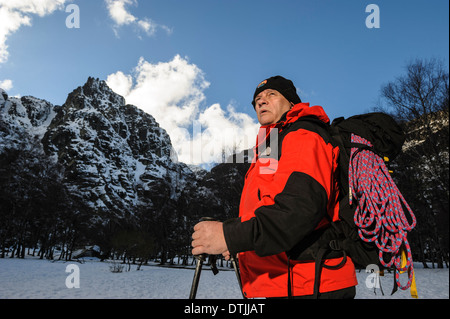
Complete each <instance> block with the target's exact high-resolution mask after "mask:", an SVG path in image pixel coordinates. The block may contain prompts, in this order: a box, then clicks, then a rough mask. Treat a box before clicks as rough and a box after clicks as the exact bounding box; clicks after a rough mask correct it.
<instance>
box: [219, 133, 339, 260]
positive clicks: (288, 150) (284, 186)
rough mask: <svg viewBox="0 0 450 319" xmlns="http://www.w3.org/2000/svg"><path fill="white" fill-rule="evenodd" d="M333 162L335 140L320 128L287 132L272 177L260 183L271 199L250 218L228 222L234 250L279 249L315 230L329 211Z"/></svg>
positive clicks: (263, 251) (271, 251) (264, 251)
mask: <svg viewBox="0 0 450 319" xmlns="http://www.w3.org/2000/svg"><path fill="white" fill-rule="evenodd" d="M332 163H333V148H332V146H331V145H330V144H325V142H324V140H323V139H322V138H321V137H320V136H319V135H317V134H316V133H313V132H310V131H306V130H298V131H294V132H291V133H289V134H287V135H286V137H285V139H284V141H283V145H282V155H281V157H280V160H279V162H278V165H277V169H276V171H275V173H274V174H273V176H271V177H270V179H269V180H267V176H265V177H264V178H265V182H261V183H260V185H261V186H260V189H258V192H260V193H261V196H262V198H261V200H262V202H263V203H269V204H266V205H262V206H260V207H259V208H257V209H256V210H255V212H254V217H252V218H251V219H249V220H246V221H243V222H242V221H241V219H240V218H237V219H232V220H228V221H226V222H225V223H224V226H223V229H224V235H225V240H226V242H227V246H228V249H229V251H230V252H231V253H233V254H234V253H238V252H244V251H251V250H254V251H255V253H256V254H257V255H259V256H261V257H264V256H270V255H275V254H278V253H281V252H285V251H288V250H290V249H292V248H293V247H294V246H295V245H296V244H298V243H299V242H300V241H301V240H302V239H303V238H305V237H306V236H307V235H309V234H310V233H311V232H313V231H314V230H315V229H316V228H317V226H318V225H319V223H320V222H321V220H322V219H323V218H324V217H325V216H326V214H327V207H328V199H329V197H330V194H331V192H332V180H333V178H332V175H333V164H332ZM255 178H258V176H256V177H255ZM264 197H266V198H264Z"/></svg>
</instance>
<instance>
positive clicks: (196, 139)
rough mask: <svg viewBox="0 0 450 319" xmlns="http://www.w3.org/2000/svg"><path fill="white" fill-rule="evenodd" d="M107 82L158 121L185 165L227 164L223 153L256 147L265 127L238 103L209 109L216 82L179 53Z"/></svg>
mask: <svg viewBox="0 0 450 319" xmlns="http://www.w3.org/2000/svg"><path fill="white" fill-rule="evenodd" d="M107 83H108V85H109V86H110V87H111V89H113V90H114V91H115V92H117V93H118V94H121V95H122V96H123V97H125V99H126V101H127V103H129V104H133V105H135V106H137V107H139V108H141V109H142V110H144V111H145V112H147V113H149V114H151V115H152V116H153V117H155V119H156V121H157V122H158V123H159V124H160V125H161V127H163V128H164V129H166V130H167V132H168V134H169V135H170V137H171V140H172V144H173V146H174V149H175V151H176V152H177V155H178V159H179V161H181V162H184V163H187V164H205V163H213V162H215V163H217V162H222V160H223V155H231V154H232V153H233V152H238V151H241V150H245V149H248V148H251V147H253V145H254V142H255V139H256V134H257V132H258V128H259V124H257V123H256V122H255V121H254V120H253V119H252V118H251V117H250V116H248V115H247V114H244V113H238V112H236V110H235V109H234V107H233V106H232V105H228V106H227V107H226V109H223V108H222V107H221V106H220V105H219V104H217V103H216V104H213V105H210V106H206V107H205V106H204V104H205V103H204V102H205V100H206V99H205V95H204V91H205V90H206V89H207V88H208V87H209V85H210V83H208V81H206V79H205V75H204V74H203V72H202V70H200V69H199V68H198V67H197V66H196V65H194V64H191V63H189V61H188V60H187V59H185V58H182V57H180V56H179V55H177V56H175V57H174V58H173V59H172V60H171V61H169V62H160V63H156V64H152V63H150V62H147V61H145V59H144V58H141V59H140V60H139V63H138V65H137V66H136V67H135V69H134V70H133V72H132V74H125V73H123V72H122V71H118V72H116V73H114V74H110V75H109V76H108V77H107Z"/></svg>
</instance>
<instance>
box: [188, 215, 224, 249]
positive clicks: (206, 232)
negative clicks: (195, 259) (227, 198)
mask: <svg viewBox="0 0 450 319" xmlns="http://www.w3.org/2000/svg"><path fill="white" fill-rule="evenodd" d="M192 239H193V241H192V247H193V248H194V249H192V254H193V255H194V256H195V255H200V254H209V255H220V254H222V255H224V256H225V257H226V256H227V255H229V252H228V248H227V243H226V242H225V237H224V235H223V225H222V223H221V222H201V223H198V224H197V225H195V227H194V234H192Z"/></svg>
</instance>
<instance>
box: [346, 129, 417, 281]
mask: <svg viewBox="0 0 450 319" xmlns="http://www.w3.org/2000/svg"><path fill="white" fill-rule="evenodd" d="M351 141H352V143H359V144H364V145H367V146H370V147H372V144H371V143H370V142H369V141H367V140H365V139H364V138H362V137H360V136H357V135H354V134H352V140H351ZM349 186H350V192H351V195H352V196H350V204H352V201H353V199H352V197H353V198H354V199H356V202H357V207H356V211H355V216H354V221H355V224H356V226H358V232H359V236H360V238H361V239H362V240H363V241H365V242H373V243H375V245H376V246H377V247H378V249H379V259H380V262H381V264H382V265H383V266H384V267H386V268H389V267H391V266H392V265H394V266H395V280H396V282H397V285H398V287H399V288H400V289H402V290H406V289H408V288H409V287H410V286H411V282H412V279H413V274H414V266H413V260H412V254H411V248H410V245H409V242H408V239H407V232H409V231H411V230H412V229H413V228H414V227H415V226H416V218H415V216H414V213H413V212H412V210H411V208H410V207H409V205H408V203H407V202H406V200H405V199H404V197H403V195H402V194H401V192H400V191H399V190H398V188H397V185H396V184H395V182H394V181H393V180H392V177H391V175H390V174H389V171H388V169H387V167H386V164H385V162H384V160H383V159H382V158H381V157H380V156H378V155H377V154H375V153H374V152H373V151H371V150H366V149H358V148H352V150H351V154H350V165H349ZM403 207H405V208H406V210H407V211H408V213H409V216H410V219H411V223H410V222H409V221H408V219H407V217H406V214H405V210H404V209H403ZM402 247H403V248H404V249H405V252H406V264H405V265H404V266H403V267H402V258H401V248H402ZM386 260H388V261H386ZM405 271H408V282H407V283H406V285H402V284H401V283H400V273H401V272H405Z"/></svg>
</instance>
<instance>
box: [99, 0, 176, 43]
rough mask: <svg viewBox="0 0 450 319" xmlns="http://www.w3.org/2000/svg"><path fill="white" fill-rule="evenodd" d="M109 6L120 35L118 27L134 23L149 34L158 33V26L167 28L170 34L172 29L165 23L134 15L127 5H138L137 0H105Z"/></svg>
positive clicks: (110, 14) (115, 30)
mask: <svg viewBox="0 0 450 319" xmlns="http://www.w3.org/2000/svg"><path fill="white" fill-rule="evenodd" d="M105 2H106V6H107V8H108V12H109V16H110V17H111V19H112V20H113V21H114V23H115V29H114V32H115V33H116V36H118V31H117V28H118V27H122V26H127V25H134V26H137V27H138V28H139V29H140V30H142V31H144V32H145V33H146V34H147V35H149V36H152V35H154V34H155V33H156V30H157V28H162V29H163V30H166V32H167V33H168V34H170V33H171V32H172V31H171V29H170V28H168V27H167V26H164V25H159V24H157V23H155V22H154V21H152V20H151V19H149V18H143V19H138V18H137V17H135V16H134V15H132V14H131V13H130V12H129V11H128V10H127V8H126V6H130V5H135V6H137V4H138V3H137V0H105Z"/></svg>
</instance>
